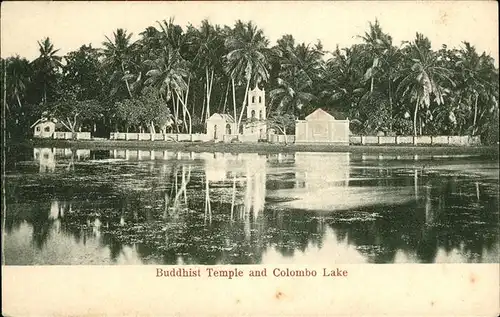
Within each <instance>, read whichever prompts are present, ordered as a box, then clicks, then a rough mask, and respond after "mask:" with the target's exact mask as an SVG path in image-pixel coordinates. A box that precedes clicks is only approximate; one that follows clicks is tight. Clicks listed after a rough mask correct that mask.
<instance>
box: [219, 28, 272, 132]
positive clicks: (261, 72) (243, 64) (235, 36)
mask: <svg viewBox="0 0 500 317" xmlns="http://www.w3.org/2000/svg"><path fill="white" fill-rule="evenodd" d="M268 44H269V41H268V40H267V39H266V38H265V37H264V33H263V32H262V30H260V29H258V28H257V26H256V25H254V24H253V23H252V22H251V21H250V22H248V23H246V24H245V23H243V22H242V21H241V20H238V21H237V22H236V25H235V27H234V30H233V32H232V33H231V34H230V35H229V37H228V38H227V39H226V43H225V46H226V48H227V49H228V50H229V53H228V54H227V55H226V61H227V64H226V67H227V70H228V73H229V74H230V76H231V78H232V79H233V80H235V81H238V82H240V81H242V80H244V81H245V82H246V85H245V93H244V98H243V102H242V105H241V112H240V116H239V119H238V126H241V119H242V117H243V112H244V110H245V106H246V103H247V98H248V89H249V87H250V82H252V81H253V82H254V83H258V82H260V81H264V82H266V81H267V80H268V78H269V72H268V70H267V68H268V61H267V56H266V55H268V54H269V50H268V49H267V46H268Z"/></svg>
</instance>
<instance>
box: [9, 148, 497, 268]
mask: <svg viewBox="0 0 500 317" xmlns="http://www.w3.org/2000/svg"><path fill="white" fill-rule="evenodd" d="M498 173H499V168H498V160H491V159H488V158H484V157H481V156H463V155H462V156H439V155H433V156H422V155H419V156H416V155H398V156H397V155H387V154H383V155H373V154H370V155H368V154H367V155H363V154H353V153H306V152H297V153H286V154H266V155H259V154H257V153H247V154H231V153H182V152H174V151H171V150H166V151H164V150H154V151H153V150H151V151H145V150H125V149H115V150H85V149H68V148H66V149H65V148H23V149H19V150H16V151H14V152H12V151H11V152H10V153H9V156H8V161H7V171H6V174H7V176H6V197H5V199H6V202H7V212H6V215H5V222H4V224H3V225H4V228H3V230H4V232H5V239H4V246H3V247H4V251H5V252H3V256H4V261H5V262H4V263H6V264H7V265H72V264H75V265H93V264H95V265H108V264H176V265H182V264H207V265H212V264H311V265H316V264H337V263H338V264H356V263H442V262H448V263H450V262H452V263H485V262H498V257H499V231H498V228H499V220H498V219H499V208H498V198H499V177H498Z"/></svg>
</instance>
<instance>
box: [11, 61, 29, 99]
mask: <svg viewBox="0 0 500 317" xmlns="http://www.w3.org/2000/svg"><path fill="white" fill-rule="evenodd" d="M6 63H7V78H8V81H7V84H8V86H9V88H8V89H7V91H9V93H10V94H11V97H12V98H13V99H15V100H16V102H17V105H18V106H19V108H22V107H23V105H22V103H21V99H24V96H25V94H26V89H27V86H28V83H29V82H30V76H31V68H30V64H29V62H28V61H27V60H26V59H25V58H21V57H19V56H16V57H10V58H7V59H6Z"/></svg>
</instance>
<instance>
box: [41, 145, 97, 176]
mask: <svg viewBox="0 0 500 317" xmlns="http://www.w3.org/2000/svg"><path fill="white" fill-rule="evenodd" d="M33 157H34V159H35V160H36V161H38V163H39V166H40V173H46V172H54V171H55V169H56V162H57V159H61V160H63V159H64V160H69V163H70V164H71V163H72V162H73V160H75V159H76V160H82V159H86V158H89V157H90V150H87V149H78V150H72V149H69V148H34V149H33Z"/></svg>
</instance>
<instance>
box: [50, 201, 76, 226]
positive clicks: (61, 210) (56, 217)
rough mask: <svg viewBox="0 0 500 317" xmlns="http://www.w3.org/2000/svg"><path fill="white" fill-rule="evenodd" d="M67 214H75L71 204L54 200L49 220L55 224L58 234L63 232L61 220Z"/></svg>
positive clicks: (51, 204)
mask: <svg viewBox="0 0 500 317" xmlns="http://www.w3.org/2000/svg"><path fill="white" fill-rule="evenodd" d="M65 212H69V213H71V212H73V210H72V208H71V203H68V202H64V201H59V200H52V202H51V203H50V212H49V216H48V219H49V220H50V221H53V222H54V228H55V230H56V231H57V232H59V231H60V230H61V219H62V218H64V214H65Z"/></svg>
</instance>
